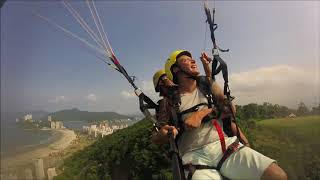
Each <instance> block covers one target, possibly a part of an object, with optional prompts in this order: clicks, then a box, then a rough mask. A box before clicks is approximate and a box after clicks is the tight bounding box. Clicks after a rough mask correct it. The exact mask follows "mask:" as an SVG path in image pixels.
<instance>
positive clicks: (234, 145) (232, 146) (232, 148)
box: [217, 139, 244, 171]
mask: <svg viewBox="0 0 320 180" xmlns="http://www.w3.org/2000/svg"><path fill="white" fill-rule="evenodd" d="M239 145H240V144H239V139H237V140H236V141H235V142H233V143H232V144H230V146H228V149H227V150H226V152H225V153H224V154H223V156H222V158H221V159H220V161H219V162H218V165H217V170H218V171H220V169H221V167H222V164H223V163H224V162H225V161H226V159H227V158H228V157H229V156H230V155H231V154H232V153H234V152H235V151H237V150H238V148H239ZM242 147H244V146H242ZM242 147H241V148H242Z"/></svg>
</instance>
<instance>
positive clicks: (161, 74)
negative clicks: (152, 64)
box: [153, 69, 166, 92]
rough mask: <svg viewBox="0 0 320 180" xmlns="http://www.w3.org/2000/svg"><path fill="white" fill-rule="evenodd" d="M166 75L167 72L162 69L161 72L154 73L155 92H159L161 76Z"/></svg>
mask: <svg viewBox="0 0 320 180" xmlns="http://www.w3.org/2000/svg"><path fill="white" fill-rule="evenodd" d="M165 74H166V72H165V70H164V69H161V70H159V71H157V72H156V73H154V75H153V86H154V90H155V91H156V92H159V86H158V85H159V80H160V78H161V76H163V75H165Z"/></svg>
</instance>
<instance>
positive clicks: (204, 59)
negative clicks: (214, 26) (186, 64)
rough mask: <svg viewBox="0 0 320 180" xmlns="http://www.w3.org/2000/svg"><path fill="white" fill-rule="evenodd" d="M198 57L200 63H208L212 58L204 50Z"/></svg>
mask: <svg viewBox="0 0 320 180" xmlns="http://www.w3.org/2000/svg"><path fill="white" fill-rule="evenodd" d="M200 59H201V61H202V63H206V64H209V63H210V62H211V61H212V59H211V58H210V57H209V56H208V54H207V53H205V52H202V53H201V57H200Z"/></svg>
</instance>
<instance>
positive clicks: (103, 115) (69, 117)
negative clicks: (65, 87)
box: [49, 108, 130, 122]
mask: <svg viewBox="0 0 320 180" xmlns="http://www.w3.org/2000/svg"><path fill="white" fill-rule="evenodd" d="M49 116H51V117H52V119H53V120H57V121H85V122H97V121H103V120H115V119H128V118H130V117H128V116H125V115H121V114H118V113H115V112H88V111H80V110H79V109H76V108H74V109H68V110H62V111H57V112H54V113H51V114H49Z"/></svg>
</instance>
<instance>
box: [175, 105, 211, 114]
mask: <svg viewBox="0 0 320 180" xmlns="http://www.w3.org/2000/svg"><path fill="white" fill-rule="evenodd" d="M200 106H208V103H200V104H197V105H195V106H193V107H191V108H189V109H186V110H184V111H182V112H180V113H179V116H180V117H181V116H182V115H184V114H187V113H191V112H195V111H198V110H199V107H200Z"/></svg>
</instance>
